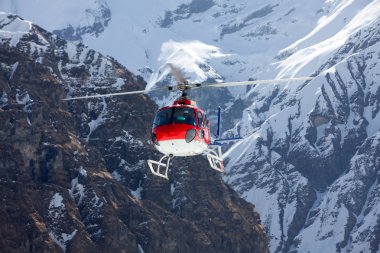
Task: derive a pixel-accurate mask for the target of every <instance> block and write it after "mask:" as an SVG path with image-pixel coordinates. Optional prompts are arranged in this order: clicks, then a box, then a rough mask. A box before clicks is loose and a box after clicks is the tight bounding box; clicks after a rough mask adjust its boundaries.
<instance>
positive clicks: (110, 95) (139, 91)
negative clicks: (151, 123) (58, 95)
mask: <svg viewBox="0 0 380 253" xmlns="http://www.w3.org/2000/svg"><path fill="white" fill-rule="evenodd" d="M170 88H173V87H172V86H167V87H162V88H157V89H150V90H147V91H146V90H135V91H126V92H119V93H109V94H98V95H91V96H82V97H72V98H64V99H62V100H65V101H70V100H79V99H88V98H103V97H112V96H123V95H130V94H141V93H147V92H151V91H156V90H166V89H170Z"/></svg>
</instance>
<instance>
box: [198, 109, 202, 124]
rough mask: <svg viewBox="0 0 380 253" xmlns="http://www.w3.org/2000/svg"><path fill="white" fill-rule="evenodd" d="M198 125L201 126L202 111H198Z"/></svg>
mask: <svg viewBox="0 0 380 253" xmlns="http://www.w3.org/2000/svg"><path fill="white" fill-rule="evenodd" d="M198 126H199V127H203V116H202V113H201V112H199V111H198Z"/></svg>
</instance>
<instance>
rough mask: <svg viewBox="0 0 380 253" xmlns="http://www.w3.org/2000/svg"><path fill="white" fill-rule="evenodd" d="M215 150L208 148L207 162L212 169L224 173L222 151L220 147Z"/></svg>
mask: <svg viewBox="0 0 380 253" xmlns="http://www.w3.org/2000/svg"><path fill="white" fill-rule="evenodd" d="M215 148H216V150H215V149H214V148H208V149H207V150H206V156H207V160H208V162H209V164H210V166H211V168H212V169H214V170H216V171H219V172H224V164H223V159H222V149H221V147H220V146H216V147H215Z"/></svg>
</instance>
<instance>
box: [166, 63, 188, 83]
mask: <svg viewBox="0 0 380 253" xmlns="http://www.w3.org/2000/svg"><path fill="white" fill-rule="evenodd" d="M166 65H167V66H168V67H169V69H170V72H171V73H172V75H173V76H174V78H175V79H176V80H177V82H178V83H185V82H186V79H185V77H184V76H183V75H182V73H181V71H179V69H177V68H176V67H174V65H173V64H171V63H166Z"/></svg>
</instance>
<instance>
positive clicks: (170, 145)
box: [154, 139, 207, 156]
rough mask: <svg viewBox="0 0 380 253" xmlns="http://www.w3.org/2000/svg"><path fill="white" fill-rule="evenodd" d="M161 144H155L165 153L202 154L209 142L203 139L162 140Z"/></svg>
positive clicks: (177, 154) (178, 154)
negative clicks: (187, 140)
mask: <svg viewBox="0 0 380 253" xmlns="http://www.w3.org/2000/svg"><path fill="white" fill-rule="evenodd" d="M159 144H160V145H159V146H157V145H154V146H155V147H156V149H157V150H158V151H160V152H161V153H163V154H165V155H170V154H172V155H174V156H193V155H199V154H202V153H203V152H204V151H205V150H206V149H207V144H206V143H204V142H202V141H195V140H193V141H191V142H190V143H187V142H186V141H185V140H182V139H180V140H167V141H160V142H159Z"/></svg>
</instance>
